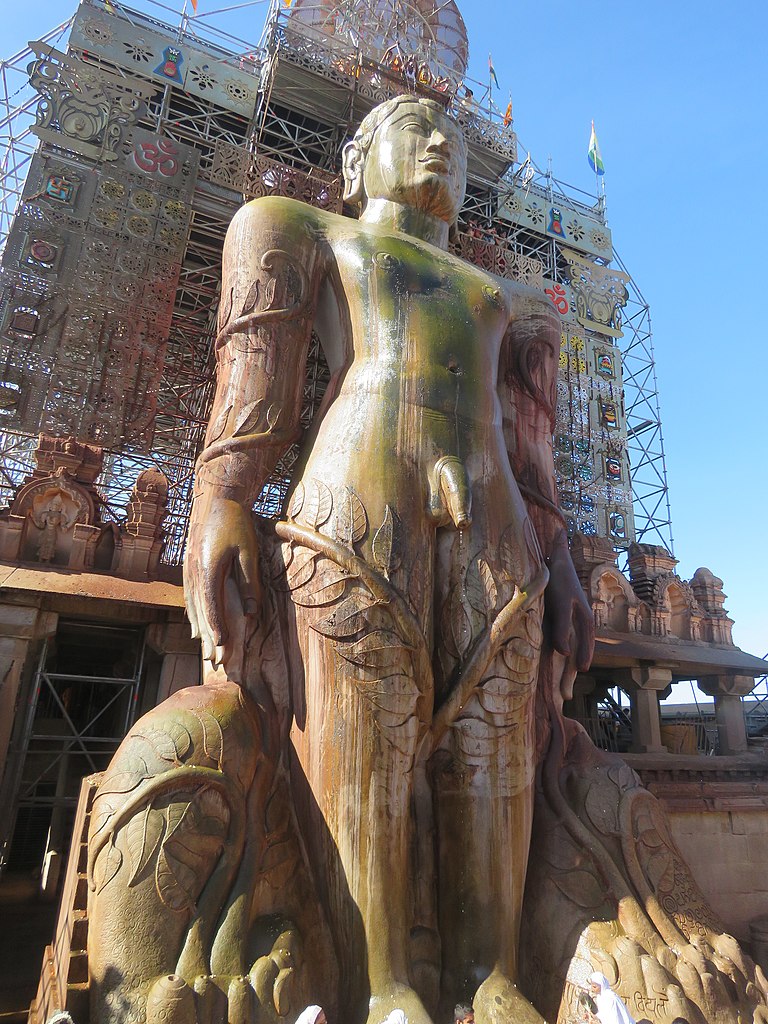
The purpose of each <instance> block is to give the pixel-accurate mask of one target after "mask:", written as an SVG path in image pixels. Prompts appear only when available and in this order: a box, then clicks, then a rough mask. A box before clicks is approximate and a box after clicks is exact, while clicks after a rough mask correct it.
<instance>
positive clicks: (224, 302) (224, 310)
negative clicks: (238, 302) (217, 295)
mask: <svg viewBox="0 0 768 1024" xmlns="http://www.w3.org/2000/svg"><path fill="white" fill-rule="evenodd" d="M234 301H235V290H234V288H230V289H229V291H228V292H227V294H226V295H223V296H222V299H221V303H220V305H219V330H220V331H221V330H223V329H224V328H225V327H226V326H227V324H228V323H229V318H230V316H231V314H232V306H233V304H234Z"/></svg>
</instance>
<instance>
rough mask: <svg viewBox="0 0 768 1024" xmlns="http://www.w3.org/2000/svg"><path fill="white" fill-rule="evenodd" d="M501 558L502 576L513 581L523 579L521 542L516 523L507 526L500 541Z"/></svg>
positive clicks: (517, 581)
mask: <svg viewBox="0 0 768 1024" xmlns="http://www.w3.org/2000/svg"><path fill="white" fill-rule="evenodd" d="M499 559H500V564H501V566H502V576H503V578H504V579H506V580H510V581H512V582H513V583H520V582H521V581H522V576H523V571H522V567H521V565H520V544H519V541H518V531H517V528H516V527H515V525H514V524H511V525H510V526H508V527H507V528H506V530H505V531H504V533H503V534H502V535H501V540H500V541H499Z"/></svg>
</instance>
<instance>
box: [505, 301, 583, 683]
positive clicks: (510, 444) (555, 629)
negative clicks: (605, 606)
mask: <svg viewBox="0 0 768 1024" xmlns="http://www.w3.org/2000/svg"><path fill="white" fill-rule="evenodd" d="M512 308H513V314H512V320H511V322H510V325H509V328H508V331H507V336H506V339H505V345H504V348H503V353H502V364H501V373H500V376H499V392H500V399H501V403H502V410H503V416H504V432H505V436H506V441H507V451H508V452H509V456H510V461H511V463H512V469H513V471H514V474H515V478H516V480H517V482H518V486H519V487H520V490H521V492H522V495H523V498H524V499H525V502H526V505H527V506H528V512H529V515H530V517H531V519H532V520H533V523H534V525H535V527H536V534H537V536H538V538H539V543H540V544H541V548H542V552H543V554H544V557H545V559H546V562H547V565H548V566H549V572H550V580H549V585H548V587H547V591H546V614H547V617H548V619H549V623H550V630H551V636H552V641H553V643H554V646H555V649H556V650H557V651H559V652H560V653H561V654H563V655H572V656H573V659H574V662H575V665H576V667H577V668H578V669H579V670H581V671H586V669H587V668H588V667H589V663H590V661H591V658H592V652H593V648H594V621H593V616H592V612H591V609H590V607H589V603H588V602H587V599H586V595H585V594H584V591H583V589H582V587H581V584H580V582H579V579H578V577H577V575H576V570H575V569H574V566H573V562H572V560H571V555H570V551H569V549H568V535H567V532H566V528H565V520H564V517H563V515H562V513H561V511H560V508H559V505H558V500H557V488H556V484H555V471H554V458H553V451H552V434H553V431H554V426H555V403H556V400H557V372H558V360H559V355H560V333H561V326H560V320H559V318H558V316H557V313H556V311H555V309H554V307H553V306H552V304H551V303H550V302H549V301H548V300H547V299H546V298H545V297H544V296H543V295H541V294H540V293H539V292H536V291H534V290H533V289H527V288H522V287H521V288H519V289H516V290H515V291H514V292H513V306H512Z"/></svg>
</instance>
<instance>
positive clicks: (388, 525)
mask: <svg viewBox="0 0 768 1024" xmlns="http://www.w3.org/2000/svg"><path fill="white" fill-rule="evenodd" d="M397 526H398V523H397V517H396V513H394V512H393V511H392V509H391V508H390V506H389V505H385V507H384V519H383V520H382V523H381V526H380V527H379V528H378V530H377V531H376V533H375V534H374V535H373V543H372V545H371V550H372V553H373V561H374V563H375V565H376V568H377V569H378V570H379V571H380V572H381V573H382V574H383V575H384V576H385V577H386V578H387V579H389V576H390V573H393V572H394V571H395V570H396V569H397V567H398V565H399V564H400V552H399V544H398V536H397Z"/></svg>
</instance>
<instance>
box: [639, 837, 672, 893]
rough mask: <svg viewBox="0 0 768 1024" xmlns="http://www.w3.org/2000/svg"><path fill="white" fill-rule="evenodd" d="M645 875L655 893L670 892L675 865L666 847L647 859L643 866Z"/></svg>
mask: <svg viewBox="0 0 768 1024" xmlns="http://www.w3.org/2000/svg"><path fill="white" fill-rule="evenodd" d="M645 874H646V876H647V878H648V881H649V882H650V883H651V886H652V887H653V889H654V891H655V892H657V893H659V892H670V891H671V890H672V887H673V885H674V882H675V864H674V860H673V859H672V855H671V853H670V851H669V850H668V849H667V848H666V847H665V848H664V849H663V850H660V851H658V852H657V853H654V854H652V855H651V856H650V857H649V858H648V860H647V862H646V864H645Z"/></svg>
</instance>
